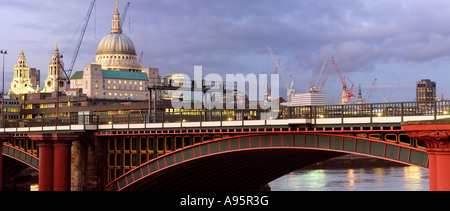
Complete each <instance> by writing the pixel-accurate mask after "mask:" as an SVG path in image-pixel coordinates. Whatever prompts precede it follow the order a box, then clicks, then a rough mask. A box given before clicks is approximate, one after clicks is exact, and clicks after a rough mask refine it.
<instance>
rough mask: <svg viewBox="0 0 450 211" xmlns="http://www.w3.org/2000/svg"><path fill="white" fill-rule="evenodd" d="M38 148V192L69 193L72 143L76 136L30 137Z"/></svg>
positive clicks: (49, 135)
mask: <svg viewBox="0 0 450 211" xmlns="http://www.w3.org/2000/svg"><path fill="white" fill-rule="evenodd" d="M30 138H31V139H32V140H34V141H37V143H38V147H39V191H70V176H71V175H70V167H71V165H70V164H71V163H70V161H71V153H70V151H71V146H72V141H75V140H77V139H78V135H72V134H70V135H67V134H41V135H30Z"/></svg>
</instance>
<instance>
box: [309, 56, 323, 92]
mask: <svg viewBox="0 0 450 211" xmlns="http://www.w3.org/2000/svg"><path fill="white" fill-rule="evenodd" d="M325 65H327V61H326V60H325V61H323V65H322V68H321V69H320V72H319V75H317V74H314V76H313V80H311V85H310V89H311V92H313V93H314V92H320V88H321V87H319V80H320V77H321V76H322V73H323V69H325ZM314 79H316V80H315V82H314Z"/></svg>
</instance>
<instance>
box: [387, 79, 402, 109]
mask: <svg viewBox="0 0 450 211" xmlns="http://www.w3.org/2000/svg"><path fill="white" fill-rule="evenodd" d="M399 82H400V78H399V79H397V81H396V82H395V84H394V86H393V87H392V90H391V93H390V94H389V97H388V98H387V99H386V98H385V97H384V96H383V100H384V102H385V103H387V102H389V100H390V99H391V96H392V93H393V92H394V90H395V87H396V86H397V84H399Z"/></svg>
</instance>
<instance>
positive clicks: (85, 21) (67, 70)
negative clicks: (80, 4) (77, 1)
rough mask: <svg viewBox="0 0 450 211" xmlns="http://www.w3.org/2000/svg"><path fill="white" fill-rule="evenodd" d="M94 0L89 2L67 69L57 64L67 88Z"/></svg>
mask: <svg viewBox="0 0 450 211" xmlns="http://www.w3.org/2000/svg"><path fill="white" fill-rule="evenodd" d="M94 4H95V0H93V1H92V2H91V5H90V6H89V9H88V11H87V14H86V17H85V18H84V20H83V25H82V26H83V27H82V29H81V33H80V37H79V38H78V42H77V46H76V47H75V52H74V53H73V56H72V62H71V63H70V66H69V69H66V70H64V68H63V66H62V65H61V63H59V66H60V67H61V69H63V72H64V75H66V78H67V83H66V84H67V88H70V76H71V75H72V70H73V66H74V65H75V61H76V60H77V56H78V52H79V51H80V47H81V43H82V42H83V37H84V33H85V32H86V27H87V25H88V23H89V18H90V17H91V13H92V8H94Z"/></svg>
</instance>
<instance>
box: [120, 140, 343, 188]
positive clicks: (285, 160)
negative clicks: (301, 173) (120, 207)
mask: <svg viewBox="0 0 450 211" xmlns="http://www.w3.org/2000/svg"><path fill="white" fill-rule="evenodd" d="M343 154H344V153H340V152H330V151H321V150H305V149H282V148H280V149H250V150H242V151H234V152H230V153H222V154H216V155H214V156H203V157H200V158H198V159H195V160H194V161H191V162H184V163H179V164H177V165H176V166H173V167H171V168H168V169H164V170H163V172H161V173H159V174H155V175H153V176H150V177H147V178H145V179H144V181H140V182H138V183H134V184H133V185H131V186H130V187H128V188H127V190H151V191H164V190H179V191H188V190H189V191H193V190H195V191H202V190H240V191H242V190H259V189H260V188H261V187H263V186H264V185H266V184H268V183H269V182H271V181H273V180H275V179H276V178H278V177H281V176H283V175H285V174H287V173H289V172H292V171H294V170H297V169H300V168H302V167H304V166H307V165H309V164H313V163H316V162H319V161H323V160H327V159H330V158H333V157H337V156H340V155H343ZM219 166H220V168H218V167H219Z"/></svg>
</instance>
